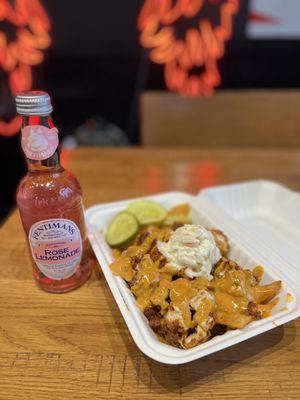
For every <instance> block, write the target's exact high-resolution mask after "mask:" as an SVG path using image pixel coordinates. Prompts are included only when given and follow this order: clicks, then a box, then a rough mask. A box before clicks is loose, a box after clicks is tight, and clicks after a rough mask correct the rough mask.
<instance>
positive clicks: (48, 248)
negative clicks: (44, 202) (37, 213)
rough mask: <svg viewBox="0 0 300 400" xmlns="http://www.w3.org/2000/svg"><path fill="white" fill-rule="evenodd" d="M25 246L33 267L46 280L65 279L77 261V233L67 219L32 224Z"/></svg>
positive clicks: (80, 246) (79, 249)
mask: <svg viewBox="0 0 300 400" xmlns="http://www.w3.org/2000/svg"><path fill="white" fill-rule="evenodd" d="M29 243H30V247H31V252H32V257H33V259H34V261H35V263H36V265H37V266H38V268H39V269H40V270H41V271H42V273H43V274H44V275H46V276H47V277H48V278H51V279H55V280H60V279H66V278H69V277H70V276H71V275H73V274H74V272H75V270H76V267H77V266H78V264H79V263H80V261H81V256H82V240H81V234H80V231H79V229H78V226H77V225H76V224H75V223H74V222H73V221H70V220H69V219H62V218H59V219H47V220H44V221H39V222H36V223H35V224H34V225H32V226H31V228H30V231H29Z"/></svg>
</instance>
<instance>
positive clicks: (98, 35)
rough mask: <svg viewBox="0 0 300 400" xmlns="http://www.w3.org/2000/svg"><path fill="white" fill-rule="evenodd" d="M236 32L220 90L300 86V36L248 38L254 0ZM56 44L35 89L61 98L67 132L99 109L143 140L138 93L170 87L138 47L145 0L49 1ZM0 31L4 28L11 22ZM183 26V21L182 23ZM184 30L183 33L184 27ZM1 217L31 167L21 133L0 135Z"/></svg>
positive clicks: (58, 112)
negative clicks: (25, 158) (25, 159)
mask: <svg viewBox="0 0 300 400" xmlns="http://www.w3.org/2000/svg"><path fill="white" fill-rule="evenodd" d="M241 3H242V4H241V10H240V12H239V14H238V15H237V16H236V17H235V25H234V34H233V38H232V40H231V41H230V42H229V43H228V44H227V49H226V55H225V57H224V58H223V59H222V60H221V61H220V62H219V66H220V70H221V74H222V78H223V80H222V85H221V86H220V89H237V88H239V89H241V88H251V89H254V88H292V87H299V86H300V74H299V66H300V52H299V50H300V41H298V40H290V41H287V40H282V41H279V40H268V41H265V40H255V41H254V40H248V39H247V38H246V36H245V26H246V21H247V15H248V1H243V0H241ZM42 4H43V5H44V6H45V8H46V10H47V12H48V14H49V16H50V19H51V21H52V32H51V35H52V38H53V43H52V46H51V48H50V49H49V50H47V52H46V60H45V62H44V63H43V65H42V66H39V67H37V68H36V69H35V71H34V78H35V85H34V86H35V88H40V89H45V90H48V91H49V92H50V93H51V94H52V96H53V99H54V107H55V121H56V122H57V124H58V126H59V128H60V132H61V135H62V136H64V135H66V134H72V132H73V131H74V129H75V128H76V127H77V126H78V125H80V124H82V123H83V122H84V121H86V120H87V119H88V118H90V117H93V116H95V115H99V116H103V117H104V118H105V119H106V120H108V121H110V122H112V123H114V124H116V125H118V126H119V127H120V128H121V129H122V130H123V131H124V132H125V133H126V134H127V136H128V137H129V139H130V142H131V143H132V144H137V143H138V142H139V132H138V113H137V98H138V93H139V91H141V90H144V89H152V90H153V89H164V88H165V85H164V81H163V69H162V67H161V66H158V65H155V64H151V63H150V62H149V61H148V58H147V53H146V51H144V50H142V49H141V48H140V46H139V32H138V30H137V27H136V21H137V17H138V13H139V10H140V8H141V6H142V4H143V1H142V0H127V1H126V0H110V1H99V0H86V1H82V0H81V1H79V0H77V1H76V0H44V1H42ZM0 29H4V26H2V27H1V23H0ZM180 29H183V30H184V23H183V24H182V25H181V28H180ZM179 33H180V32H179ZM0 160H1V161H0V167H1V183H2V184H1V187H2V189H1V196H0V210H1V211H0V217H1V214H2V216H3V215H5V214H6V213H7V210H9V208H10V207H11V206H12V205H13V203H14V196H15V188H16V184H17V182H18V180H19V179H20V177H21V176H22V174H24V172H25V166H24V163H23V158H22V154H21V152H20V148H19V136H18V135H17V136H15V137H13V138H3V137H1V136H0Z"/></svg>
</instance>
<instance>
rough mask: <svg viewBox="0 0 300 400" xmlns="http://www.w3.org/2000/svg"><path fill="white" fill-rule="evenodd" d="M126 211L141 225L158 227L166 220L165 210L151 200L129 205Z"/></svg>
mask: <svg viewBox="0 0 300 400" xmlns="http://www.w3.org/2000/svg"><path fill="white" fill-rule="evenodd" d="M127 210H128V211H129V212H131V213H132V214H133V215H134V216H135V217H136V219H137V220H138V221H139V223H140V224H141V225H158V224H160V223H161V222H163V220H164V219H165V218H166V215H167V212H166V210H165V209H164V208H163V207H162V206H161V205H160V204H158V203H155V202H154V201H151V200H140V201H136V202H134V203H131V204H129V206H128V207H127Z"/></svg>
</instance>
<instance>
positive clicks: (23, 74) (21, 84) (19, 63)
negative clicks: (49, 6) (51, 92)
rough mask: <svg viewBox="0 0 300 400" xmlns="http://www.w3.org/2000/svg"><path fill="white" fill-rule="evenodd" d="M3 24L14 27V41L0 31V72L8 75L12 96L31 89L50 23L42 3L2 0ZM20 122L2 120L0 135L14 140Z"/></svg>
mask: <svg viewBox="0 0 300 400" xmlns="http://www.w3.org/2000/svg"><path fill="white" fill-rule="evenodd" d="M0 21H6V22H8V23H10V24H11V25H12V26H13V27H15V39H14V40H12V41H9V40H8V38H7V36H6V34H5V32H3V31H2V30H0V68H1V69H3V70H4V71H5V72H6V73H7V75H8V84H9V89H10V91H11V94H12V96H15V95H16V94H17V93H18V92H20V91H22V90H29V89H31V87H32V67H33V66H34V65H38V64H40V63H41V62H42V61H43V59H44V55H43V52H42V50H45V49H46V48H48V47H49V45H50V42H51V39H50V36H49V31H50V21H49V19H48V16H47V14H46V11H45V10H44V8H43V7H42V5H41V4H40V1H39V0H15V1H14V5H12V4H11V2H10V1H9V0H0ZM20 126H21V120H20V118H19V117H18V116H15V117H13V118H12V119H11V120H10V121H8V122H7V121H4V120H0V135H4V136H12V135H14V134H16V133H17V132H18V130H19V129H20Z"/></svg>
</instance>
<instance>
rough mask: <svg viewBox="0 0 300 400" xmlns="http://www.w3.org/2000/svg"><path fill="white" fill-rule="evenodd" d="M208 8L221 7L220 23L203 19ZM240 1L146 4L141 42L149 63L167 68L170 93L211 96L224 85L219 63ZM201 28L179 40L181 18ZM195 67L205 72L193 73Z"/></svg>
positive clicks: (160, 0)
mask: <svg viewBox="0 0 300 400" xmlns="http://www.w3.org/2000/svg"><path fill="white" fill-rule="evenodd" d="M205 5H211V6H214V7H218V8H217V10H218V12H219V14H220V18H219V20H220V22H219V24H218V25H217V26H213V24H212V22H211V21H209V20H208V19H206V18H203V17H201V10H202V9H203V7H204V6H205ZM238 9H239V0H176V1H172V0H145V3H144V5H143V7H142V10H141V12H140V15H139V19H138V28H139V30H140V32H141V34H140V42H141V44H142V46H143V47H145V48H146V49H150V50H151V51H150V59H151V60H152V61H153V62H154V63H156V64H162V65H164V71H165V81H166V85H167V87H168V88H169V90H171V91H173V92H178V93H180V94H181V95H184V96H198V95H201V94H202V95H210V94H211V93H212V92H213V89H214V88H215V87H216V86H218V85H219V84H220V82H221V77H220V72H219V68H218V64H217V61H218V60H219V59H220V58H222V57H223V55H224V51H225V42H226V41H228V40H229V39H230V38H231V36H232V24H233V16H234V15H235V14H236V13H237V11H238ZM198 14H199V20H198V25H197V26H195V27H194V28H190V29H188V30H187V31H186V33H185V37H184V39H178V38H176V34H175V28H174V26H175V24H176V21H178V20H179V19H180V18H187V19H189V18H194V17H196V16H197V15H198ZM195 67H199V68H202V71H199V73H193V72H192V69H193V68H195Z"/></svg>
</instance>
